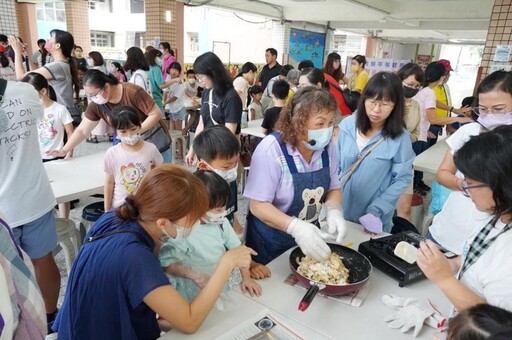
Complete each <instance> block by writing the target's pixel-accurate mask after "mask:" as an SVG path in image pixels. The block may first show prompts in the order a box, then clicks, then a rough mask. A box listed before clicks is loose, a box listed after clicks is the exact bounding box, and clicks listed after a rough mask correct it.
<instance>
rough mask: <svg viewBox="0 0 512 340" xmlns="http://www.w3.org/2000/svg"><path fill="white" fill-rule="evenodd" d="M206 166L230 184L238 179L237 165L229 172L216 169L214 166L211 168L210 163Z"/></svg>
mask: <svg viewBox="0 0 512 340" xmlns="http://www.w3.org/2000/svg"><path fill="white" fill-rule="evenodd" d="M205 163H206V162H205ZM206 165H208V167H209V168H210V170H211V171H213V172H215V173H216V174H217V175H219V176H220V177H222V178H223V179H224V180H225V181H226V182H228V183H231V182H233V181H235V180H236V178H237V177H238V165H235V167H234V168H232V169H229V170H219V169H215V168H214V167H213V166H211V165H210V164H208V163H206Z"/></svg>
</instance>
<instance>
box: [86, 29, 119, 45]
mask: <svg viewBox="0 0 512 340" xmlns="http://www.w3.org/2000/svg"><path fill="white" fill-rule="evenodd" d="M91 46H93V47H114V32H99V31H91Z"/></svg>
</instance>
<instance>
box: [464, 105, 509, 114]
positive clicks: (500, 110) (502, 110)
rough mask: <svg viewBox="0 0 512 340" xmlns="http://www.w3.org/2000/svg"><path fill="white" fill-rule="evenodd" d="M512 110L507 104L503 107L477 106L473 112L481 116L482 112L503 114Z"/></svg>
mask: <svg viewBox="0 0 512 340" xmlns="http://www.w3.org/2000/svg"><path fill="white" fill-rule="evenodd" d="M510 111H511V110H509V109H508V108H507V107H506V106H503V107H494V108H487V107H475V108H473V112H474V113H475V114H476V115H477V116H480V114H481V113H483V114H489V113H491V114H492V113H498V114H503V113H509V112H510Z"/></svg>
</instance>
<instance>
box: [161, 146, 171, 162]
mask: <svg viewBox="0 0 512 340" xmlns="http://www.w3.org/2000/svg"><path fill="white" fill-rule="evenodd" d="M160 154H161V155H162V157H163V159H164V164H165V163H167V164H169V163H172V155H171V149H170V148H169V149H167V150H165V151H164V152H160Z"/></svg>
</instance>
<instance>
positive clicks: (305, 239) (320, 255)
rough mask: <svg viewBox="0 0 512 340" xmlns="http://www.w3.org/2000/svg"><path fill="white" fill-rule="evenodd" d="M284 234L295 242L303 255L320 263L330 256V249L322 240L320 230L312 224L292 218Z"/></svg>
mask: <svg viewBox="0 0 512 340" xmlns="http://www.w3.org/2000/svg"><path fill="white" fill-rule="evenodd" d="M286 232H287V233H288V234H290V235H291V236H292V237H293V238H294V239H295V242H297V245H298V246H299V247H300V249H301V250H302V252H303V253H304V255H306V256H309V257H310V258H312V259H314V260H317V261H321V260H325V259H326V258H327V257H328V256H329V255H330V254H331V248H329V246H328V245H327V243H325V241H324V240H323V239H322V236H321V232H320V229H318V228H317V227H316V226H315V225H314V224H311V223H308V222H306V221H302V220H299V219H298V218H294V219H293V220H292V221H291V222H290V224H289V225H288V228H287V229H286Z"/></svg>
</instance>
